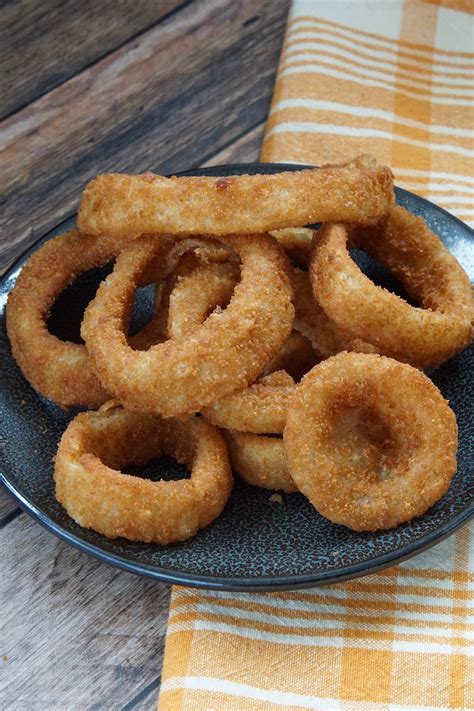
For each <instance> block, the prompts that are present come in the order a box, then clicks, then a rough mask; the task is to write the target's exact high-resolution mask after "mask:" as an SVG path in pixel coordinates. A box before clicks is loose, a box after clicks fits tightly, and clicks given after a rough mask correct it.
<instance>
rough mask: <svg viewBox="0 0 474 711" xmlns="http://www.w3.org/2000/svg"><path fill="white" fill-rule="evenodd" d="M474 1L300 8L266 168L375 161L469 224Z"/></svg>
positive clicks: (351, 0) (365, 0)
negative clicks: (360, 158) (358, 158)
mask: <svg viewBox="0 0 474 711" xmlns="http://www.w3.org/2000/svg"><path fill="white" fill-rule="evenodd" d="M469 11H470V12H471V13H472V12H474V2H473V0H428V1H426V2H421V1H420V0H406V1H405V2H403V1H402V0H295V2H294V3H293V6H292V11H291V13H290V17H289V21H288V28H287V34H286V39H285V45H284V48H283V52H282V56H281V61H280V69H279V74H278V78H277V82H276V87H275V93H274V96H273V104H272V108H271V111H270V116H269V119H268V124H267V131H266V135H265V140H264V144H263V149H262V154H261V159H262V160H263V161H270V162H280V163H283V162H296V163H313V164H316V165H318V164H323V163H334V162H337V161H339V160H340V161H343V160H345V159H346V158H348V157H352V156H354V155H357V154H360V153H372V154H373V155H375V156H376V157H377V159H378V160H379V162H381V163H386V164H388V165H390V166H391V167H392V169H393V171H394V174H395V179H396V183H397V185H400V187H402V188H406V189H407V190H411V191H413V192H415V193H417V194H419V195H423V197H427V198H429V199H430V200H432V201H433V202H436V203H437V204H438V205H441V207H444V208H445V209H447V210H449V211H450V212H452V213H453V214H455V215H457V216H458V217H459V218H460V219H461V220H463V221H464V222H468V223H471V224H473V223H474V199H473V180H472V173H473V170H472V168H473V163H472V158H473V156H474V150H473V149H474V141H473V130H472V129H473V123H474V113H473V107H474V96H473V71H474V66H473V59H474V54H473V49H474V26H473V21H472V16H471V14H468V13H469Z"/></svg>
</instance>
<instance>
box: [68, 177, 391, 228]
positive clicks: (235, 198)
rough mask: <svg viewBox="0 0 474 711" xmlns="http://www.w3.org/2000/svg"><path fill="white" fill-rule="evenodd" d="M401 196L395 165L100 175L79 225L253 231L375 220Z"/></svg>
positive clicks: (85, 200)
mask: <svg viewBox="0 0 474 711" xmlns="http://www.w3.org/2000/svg"><path fill="white" fill-rule="evenodd" d="M393 202H394V193H393V176H392V173H391V171H390V169H389V168H387V167H374V168H372V167H364V166H362V165H361V166H359V167H356V166H354V165H350V166H340V167H328V168H316V169H312V170H302V171H296V172H282V173H276V174H273V175H234V176H230V177H225V178H224V177H222V178H212V177H172V178H164V177H162V176H160V175H154V174H153V173H145V174H143V175H123V174H119V173H111V174H108V175H99V176H98V177H97V178H94V180H92V181H91V182H90V183H88V185H87V186H86V188H85V190H84V193H83V196H82V200H81V204H80V208H79V214H78V227H79V229H80V230H82V231H83V232H86V233H87V234H101V233H107V234H108V235H114V236H117V237H118V236H130V239H132V238H133V237H135V236H137V235H139V234H141V233H145V232H164V233H172V234H176V233H179V234H214V235H220V234H239V235H246V234H253V233H257V232H258V233H261V232H267V231H270V230H277V229H281V228H284V227H300V226H302V225H307V224H314V223H316V222H327V221H333V222H334V221H340V222H349V223H361V224H371V223H374V222H375V221H377V220H378V219H380V218H381V217H382V215H384V214H385V213H386V212H387V210H388V208H389V207H390V206H391V205H392V204H393Z"/></svg>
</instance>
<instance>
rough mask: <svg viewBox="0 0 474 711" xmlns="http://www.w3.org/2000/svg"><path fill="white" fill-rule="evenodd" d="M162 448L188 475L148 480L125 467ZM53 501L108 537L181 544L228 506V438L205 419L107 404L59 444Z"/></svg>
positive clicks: (82, 419)
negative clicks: (166, 415)
mask: <svg viewBox="0 0 474 711" xmlns="http://www.w3.org/2000/svg"><path fill="white" fill-rule="evenodd" d="M161 453H166V454H169V455H170V456H173V457H175V459H177V460H178V461H179V462H181V463H183V464H186V465H187V466H188V467H189V468H190V469H191V478H190V479H182V480H179V481H163V480H160V481H150V480H147V479H142V478H140V477H135V476H131V475H129V474H124V473H122V472H121V471H120V468H121V467H123V466H125V465H126V464H127V465H130V464H135V465H140V464H145V463H146V462H147V461H149V460H150V459H152V458H154V457H157V456H159V455H160V454H161ZM54 476H55V481H56V498H57V499H58V501H59V502H60V503H61V504H62V505H63V506H64V507H65V509H66V510H67V512H68V513H69V515H70V516H71V517H72V518H73V519H74V520H75V521H76V522H77V523H78V524H79V525H80V526H83V527H84V528H92V529H93V530H95V531H97V532H98V533H102V534H103V535H105V536H107V537H108V538H117V537H119V536H121V537H123V538H128V539H129V540H132V541H145V542H154V543H161V544H163V545H165V544H168V543H174V542H176V541H184V540H186V539H187V538H190V537H191V536H193V535H195V534H196V533H197V531H198V530H199V529H200V528H203V527H204V526H207V525H208V524H209V523H211V521H213V520H214V518H216V516H218V515H219V514H220V513H221V511H222V509H223V508H224V506H225V504H226V502H227V499H228V497H229V495H230V492H231V489H232V474H231V471H230V466H229V461H228V457H227V452H226V446H225V443H224V441H223V439H222V437H221V435H220V434H219V432H218V431H217V430H216V429H215V428H214V427H212V425H209V424H207V423H206V422H205V421H204V420H203V419H199V418H188V419H186V420H184V421H178V420H163V419H162V418H161V417H159V416H157V415H145V414H141V413H134V412H129V411H126V410H123V409H122V408H120V407H110V408H109V407H108V406H107V405H106V406H104V409H103V410H99V411H98V412H87V413H82V414H80V415H78V416H77V417H76V418H75V419H74V420H73V421H72V422H71V423H70V424H69V426H68V428H67V430H66V431H65V433H64V434H63V436H62V438H61V441H60V443H59V448H58V452H57V455H56V461H55V473H54Z"/></svg>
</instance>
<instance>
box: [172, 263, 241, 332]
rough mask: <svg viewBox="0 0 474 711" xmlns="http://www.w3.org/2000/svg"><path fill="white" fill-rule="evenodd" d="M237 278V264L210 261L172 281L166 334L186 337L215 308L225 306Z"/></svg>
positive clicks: (238, 270) (223, 307)
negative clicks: (176, 280)
mask: <svg viewBox="0 0 474 711" xmlns="http://www.w3.org/2000/svg"><path fill="white" fill-rule="evenodd" d="M239 277H240V269H239V266H238V264H235V263H233V262H224V263H222V264H219V263H217V264H216V263H214V264H213V263H209V264H201V265H200V266H198V267H196V269H194V270H192V271H191V272H190V274H188V275H186V276H183V277H181V278H180V279H179V282H177V283H176V282H175V283H174V285H173V288H172V289H171V293H170V295H169V307H168V320H167V333H168V337H169V338H172V339H180V338H185V337H186V336H187V335H188V334H191V333H193V332H194V331H195V330H196V329H197V328H198V327H199V326H200V325H201V324H202V323H203V322H204V321H205V320H206V319H207V318H208V317H209V316H210V315H211V313H213V312H214V311H215V310H216V309H220V310H223V309H225V308H227V306H228V304H229V302H230V300H231V298H232V295H233V293H234V289H235V287H236V286H237V284H238V283H239Z"/></svg>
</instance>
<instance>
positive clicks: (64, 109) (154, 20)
mask: <svg viewBox="0 0 474 711" xmlns="http://www.w3.org/2000/svg"><path fill="white" fill-rule="evenodd" d="M288 8H289V0H260V1H259V2H258V3H257V2H255V0H195V1H194V2H189V1H188V2H182V1H181V2H178V1H177V0H155V1H154V2H151V1H148V0H116V1H114V0H101V2H95V1H93V0H82V2H81V1H80V0H46V1H45V2H42V3H40V2H38V1H37V0H36V1H35V0H16V1H15V2H7V3H2V9H1V10H0V13H1V18H2V22H1V30H0V64H1V72H0V75H1V76H2V85H1V87H0V119H1V121H2V123H1V127H0V128H1V134H2V144H3V145H4V153H3V164H2V168H3V170H2V173H3V181H2V184H3V189H2V215H1V225H2V229H1V233H0V234H1V238H0V270H1V271H4V270H5V269H6V267H8V266H9V265H10V264H11V263H12V261H13V260H14V259H15V258H16V257H17V256H18V255H20V254H21V253H22V252H23V251H24V250H25V249H26V248H27V247H28V246H29V245H31V244H32V243H33V242H35V241H36V240H37V239H38V238H40V237H42V236H43V235H45V234H48V233H49V232H53V231H54V232H57V231H58V230H59V229H60V228H61V224H62V223H64V222H65V221H67V220H68V219H70V218H71V217H72V216H73V215H74V213H75V211H76V209H77V206H78V202H79V197H80V193H81V190H82V188H83V186H84V184H85V183H86V182H87V180H89V179H90V178H91V177H93V176H94V175H96V174H97V173H101V172H105V171H111V170H114V171H130V172H139V171H144V170H154V171H156V172H159V173H160V172H161V173H163V174H168V173H172V172H177V171H180V170H184V169H186V168H193V167H197V166H200V165H210V164H212V165H217V164H219V163H232V162H249V161H253V160H255V159H257V157H258V153H259V147H260V143H261V139H262V135H263V129H264V125H265V120H266V117H267V113H268V107H269V103H270V99H271V95H272V89H273V83H274V79H275V72H276V68H277V65H278V57H279V53H280V50H281V45H282V41H283V34H284V30H285V24H286V17H287V13H288ZM0 528H1V546H2V575H1V576H0V581H1V582H0V594H1V601H2V602H1V604H2V618H3V619H2V628H3V635H2V648H1V650H0V654H1V655H2V661H1V662H0V663H1V665H2V669H1V677H0V707H1V708H2V709H8V710H10V709H11V710H14V711H20V710H23V709H28V711H32V710H38V711H43V710H44V711H46V710H47V711H54V710H56V709H58V710H59V709H61V711H64V709H67V710H68V711H69V710H70V709H81V710H82V709H91V710H92V709H93V710H94V711H97V710H99V709H113V710H115V709H121V710H122V711H125V710H127V711H128V710H129V709H150V708H153V707H154V705H155V703H156V697H157V694H158V690H159V686H160V673H161V665H162V655H163V644H164V636H165V633H166V622H167V615H168V602H169V594H170V588H169V586H168V585H164V584H163V585H162V584H159V583H156V582H153V581H150V580H145V579H143V578H138V577H135V576H133V575H131V574H128V573H125V572H122V571H118V570H116V569H114V568H111V567H108V566H107V565H105V564H102V563H99V562H97V561H95V560H93V559H92V558H89V557H88V556H86V555H85V554H83V553H80V552H78V551H76V550H74V549H73V548H71V547H69V546H68V545H66V544H65V543H63V542H61V541H59V540H58V539H56V538H55V537H53V536H52V535H51V534H50V533H48V532H47V531H45V530H44V529H42V528H41V527H40V526H39V525H38V524H36V523H34V522H33V521H32V519H30V517H29V516H28V515H27V514H25V513H21V511H20V510H19V509H17V508H16V506H15V505H14V504H13V502H12V501H11V500H10V499H9V498H8V497H7V496H6V494H4V493H3V492H0Z"/></svg>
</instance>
